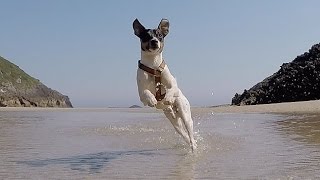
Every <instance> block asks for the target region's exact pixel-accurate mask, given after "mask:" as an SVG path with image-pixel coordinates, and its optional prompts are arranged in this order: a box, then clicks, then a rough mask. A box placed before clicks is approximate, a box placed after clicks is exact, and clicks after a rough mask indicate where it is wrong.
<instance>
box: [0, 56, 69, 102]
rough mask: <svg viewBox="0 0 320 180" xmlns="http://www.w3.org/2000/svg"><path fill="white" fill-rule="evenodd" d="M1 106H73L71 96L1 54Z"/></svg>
mask: <svg viewBox="0 0 320 180" xmlns="http://www.w3.org/2000/svg"><path fill="white" fill-rule="evenodd" d="M0 107H72V104H71V102H70V100H69V98H68V97H67V96H65V95H62V94H61V93H59V92H58V91H55V90H52V89H50V88H48V87H47V86H45V85H44V84H42V83H41V82H40V81H39V80H37V79H35V78H33V77H31V76H29V75H28V74H27V73H25V72H24V71H23V70H21V69H20V68H19V67H18V66H16V65H14V64H12V63H11V62H10V61H8V60H6V59H4V58H2V57H1V56H0Z"/></svg>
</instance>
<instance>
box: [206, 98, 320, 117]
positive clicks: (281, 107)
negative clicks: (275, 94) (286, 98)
mask: <svg viewBox="0 0 320 180" xmlns="http://www.w3.org/2000/svg"><path fill="white" fill-rule="evenodd" d="M206 109H210V110H211V111H212V112H215V113H294V114H295V113H297V114H301V113H320V100H315V101H301V102H289V103H277V104H262V105H248V106H217V107H210V108H206Z"/></svg>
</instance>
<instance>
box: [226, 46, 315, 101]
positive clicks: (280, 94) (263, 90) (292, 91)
mask: <svg viewBox="0 0 320 180" xmlns="http://www.w3.org/2000/svg"><path fill="white" fill-rule="evenodd" d="M319 92H320V43H319V44H315V45H313V46H312V47H311V49H310V50H309V51H308V52H305V53H304V54H302V55H300V56H298V57H296V58H295V59H294V60H293V61H292V62H290V63H283V64H282V66H281V68H280V70H279V71H278V72H276V73H274V74H273V75H271V76H270V77H267V78H266V79H264V80H263V81H262V82H259V83H258V84H256V85H255V86H253V87H252V88H250V89H249V90H246V89H245V90H244V92H243V93H242V94H235V96H234V97H233V98H232V105H255V104H269V103H281V102H295V101H308V100H318V99H320V93H319Z"/></svg>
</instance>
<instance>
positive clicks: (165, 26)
mask: <svg viewBox="0 0 320 180" xmlns="http://www.w3.org/2000/svg"><path fill="white" fill-rule="evenodd" d="M158 29H159V30H160V31H161V32H162V34H163V37H165V36H166V35H167V34H168V33H169V21H168V19H162V20H161V21H160V24H159V26H158Z"/></svg>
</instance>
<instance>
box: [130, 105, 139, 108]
mask: <svg viewBox="0 0 320 180" xmlns="http://www.w3.org/2000/svg"><path fill="white" fill-rule="evenodd" d="M129 108H141V106H138V105H132V106H130V107H129Z"/></svg>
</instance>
